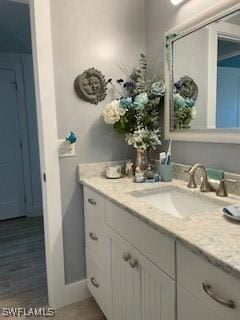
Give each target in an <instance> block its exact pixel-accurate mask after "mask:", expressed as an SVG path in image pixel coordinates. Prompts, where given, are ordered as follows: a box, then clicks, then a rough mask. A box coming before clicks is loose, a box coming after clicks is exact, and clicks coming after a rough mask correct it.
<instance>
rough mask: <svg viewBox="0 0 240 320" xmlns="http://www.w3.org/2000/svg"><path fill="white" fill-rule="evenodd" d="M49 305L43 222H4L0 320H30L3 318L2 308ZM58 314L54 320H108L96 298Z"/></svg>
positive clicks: (0, 248) (1, 225) (1, 230)
mask: <svg viewBox="0 0 240 320" xmlns="http://www.w3.org/2000/svg"><path fill="white" fill-rule="evenodd" d="M47 304H48V299H47V282H46V269H45V255H44V233H43V222H42V219H41V218H19V219H14V220H5V221H0V319H1V320H2V319H29V317H28V318H25V317H21V318H20V317H14V318H12V317H11V318H6V317H3V315H2V312H3V310H2V308H6V307H11V308H14V307H25V308H30V307H33V308H34V307H45V308H46V306H47ZM55 312H56V315H55V317H54V320H106V318H105V317H104V315H103V313H102V312H101V310H100V308H99V307H98V305H97V304H96V302H95V301H94V299H93V298H90V299H87V300H84V301H81V302H78V303H75V304H72V305H70V306H66V307H64V308H61V309H59V310H56V311H55ZM30 319H31V318H30ZM50 319H51V318H50Z"/></svg>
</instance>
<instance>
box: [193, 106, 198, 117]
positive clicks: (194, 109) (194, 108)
mask: <svg viewBox="0 0 240 320" xmlns="http://www.w3.org/2000/svg"><path fill="white" fill-rule="evenodd" d="M196 115H197V110H196V107H192V119H195V118H196Z"/></svg>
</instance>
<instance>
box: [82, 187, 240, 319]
mask: <svg viewBox="0 0 240 320" xmlns="http://www.w3.org/2000/svg"><path fill="white" fill-rule="evenodd" d="M84 210H85V212H84V214H85V235H86V265H87V285H88V288H89V290H90V292H91V293H92V295H93V297H94V298H95V299H96V301H97V303H98V304H99V306H100V307H101V309H102V310H103V312H104V313H105V315H106V317H107V319H108V320H140V319H141V320H160V319H161V320H176V319H177V320H193V319H194V320H239V319H240V280H238V279H236V278H235V277H232V276H231V275H230V274H228V273H226V272H224V271H222V270H221V269H220V268H217V267H215V266H214V265H212V264H211V263H209V262H207V261H206V260H204V259H202V258H201V257H199V256H198V255H196V254H194V253H192V252H191V251H190V250H188V249H187V248H186V247H184V246H182V245H181V244H179V243H177V244H176V242H175V241H174V240H173V239H172V238H170V237H167V236H166V235H164V234H162V233H160V232H158V231H157V230H154V229H153V228H152V227H150V226H148V225H147V224H146V223H144V222H142V221H141V220H140V219H138V218H137V217H135V216H134V215H132V214H130V213H129V212H127V211H126V210H125V209H124V208H122V207H120V206H119V205H116V204H114V203H113V202H111V201H108V200H107V199H105V198H104V197H103V196H101V195H99V194H98V193H96V192H94V191H92V190H90V189H89V188H87V187H84Z"/></svg>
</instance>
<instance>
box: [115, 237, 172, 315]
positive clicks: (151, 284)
mask: <svg viewBox="0 0 240 320" xmlns="http://www.w3.org/2000/svg"><path fill="white" fill-rule="evenodd" d="M109 240H110V242H111V275H112V298H113V301H112V303H113V312H112V320H118V319H121V320H139V319H145V320H160V319H161V320H175V281H174V280H172V279H170V278H169V277H168V276H167V275H166V274H164V273H163V272H162V271H161V270H160V269H159V268H158V267H156V266H155V265H154V264H153V263H152V262H151V261H150V260H149V259H147V258H146V257H145V256H144V255H143V254H142V253H140V252H139V251H138V250H136V249H135V248H134V247H133V246H131V245H130V244H129V243H128V242H126V241H125V240H123V239H122V238H121V237H119V236H118V235H117V233H115V232H109Z"/></svg>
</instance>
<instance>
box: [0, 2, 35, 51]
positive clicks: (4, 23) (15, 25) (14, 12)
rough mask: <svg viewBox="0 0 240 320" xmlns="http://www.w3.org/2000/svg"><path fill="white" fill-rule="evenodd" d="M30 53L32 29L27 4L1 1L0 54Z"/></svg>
mask: <svg viewBox="0 0 240 320" xmlns="http://www.w3.org/2000/svg"><path fill="white" fill-rule="evenodd" d="M1 51H6V52H17V53H30V52H31V51H32V49H31V29H30V16H29V7H28V5H27V4H23V3H17V2H12V1H7V0H0V52H1Z"/></svg>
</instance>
